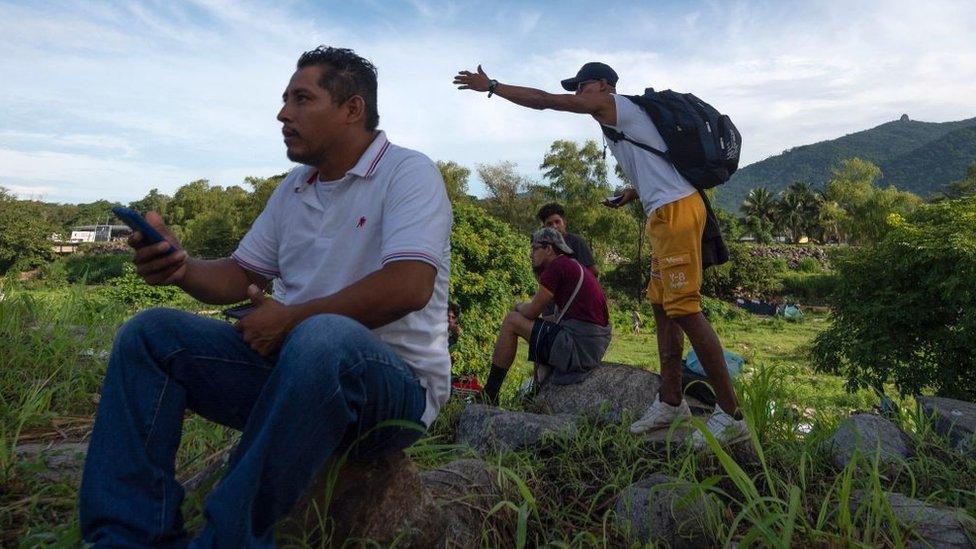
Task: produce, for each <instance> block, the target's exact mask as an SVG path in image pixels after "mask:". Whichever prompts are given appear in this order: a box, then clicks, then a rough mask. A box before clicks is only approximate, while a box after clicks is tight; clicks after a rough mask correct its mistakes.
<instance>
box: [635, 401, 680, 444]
mask: <svg viewBox="0 0 976 549" xmlns="http://www.w3.org/2000/svg"><path fill="white" fill-rule="evenodd" d="M690 418H691V410H690V409H689V408H688V403H687V402H686V401H685V399H681V404H679V405H677V406H671V405H670V404H668V403H667V402H662V401H661V395H658V396H657V397H655V399H654V403H653V404H651V405H650V406H648V407H647V411H646V412H644V415H643V416H642V417H641V418H640V419H638V420H637V421H635V422H633V423H631V424H630V432H631V433H634V434H635V435H639V434H641V433H647V432H649V431H657V430H660V429H667V428H669V427H671V424H672V423H674V421H675V420H679V421H686V420H688V419H690Z"/></svg>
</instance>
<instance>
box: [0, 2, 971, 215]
mask: <svg viewBox="0 0 976 549" xmlns="http://www.w3.org/2000/svg"><path fill="white" fill-rule="evenodd" d="M974 28H976V7H974V6H973V3H972V0H962V1H947V0H930V1H926V2H918V1H917V0H913V1H889V2H871V1H858V2H847V1H816V0H809V1H798V2H794V1H779V2H735V1H722V2H718V1H715V2H694V1H680V2H677V1H676V2H666V1H653V2H652V1H644V2H633V1H630V2H615V1H610V0H600V1H595V0H591V1H589V2H582V1H576V0H561V1H558V2H555V1H553V2H548V1H543V2H504V1H498V0H496V1H494V2H483V1H478V2H461V1H447V0H444V1H441V0H431V1H423V0H406V1H401V0H364V1H361V2H356V1H342V2H337V1H318V2H305V1H297V0H285V1H282V0H278V1H274V2H231V1H226V0H194V1H187V2H178V1H172V0H167V1H158V2H96V1H77V2H75V1H64V2H46V1H41V0H31V1H29V2H8V1H5V0H0V186H3V187H6V188H7V189H9V190H10V191H12V192H13V193H15V194H16V195H18V196H19V197H21V198H32V199H40V200H45V201H51V202H71V203H77V202H90V201H94V200H97V199H101V198H105V199H109V200H113V201H120V202H129V201H132V200H136V199H139V198H141V197H143V196H145V195H146V193H147V192H148V191H149V190H150V189H152V188H157V189H159V191H161V192H165V193H168V194H172V193H173V192H174V191H175V190H176V189H177V188H179V187H180V186H181V185H184V184H186V183H188V182H190V181H194V180H197V179H207V180H209V181H210V182H211V183H212V184H215V185H222V186H227V185H242V184H243V181H244V178H245V177H247V176H259V177H264V176H270V175H274V174H279V173H282V172H285V171H287V170H289V169H291V168H292V167H293V164H291V163H290V162H289V161H288V160H287V159H286V158H285V152H284V145H283V143H282V139H281V133H280V124H279V123H278V122H277V120H276V119H275V115H276V114H277V112H278V109H279V108H280V104H281V93H282V91H283V90H284V88H285V86H286V85H287V82H288V79H289V77H290V76H291V74H292V72H293V71H294V67H295V62H296V61H297V59H298V57H299V55H300V54H301V53H302V52H303V51H306V50H309V49H312V48H314V47H315V46H317V45H319V44H325V45H331V46H342V47H349V48H352V49H354V50H355V51H356V52H357V53H359V54H360V55H362V56H364V57H366V58H367V59H370V60H371V61H372V62H373V63H374V64H375V65H376V66H377V68H378V70H379V99H378V103H379V105H378V106H379V112H380V128H381V129H384V130H385V131H386V132H387V135H388V136H389V138H390V139H391V141H393V142H394V143H397V144H399V145H402V146H406V147H410V148H413V149H417V150H419V151H421V152H423V153H425V154H427V155H428V156H429V157H431V158H432V159H434V160H453V161H455V162H458V163H460V164H462V165H464V166H467V167H469V168H471V169H472V172H474V170H475V169H476V167H477V165H479V164H484V163H495V162H500V161H511V162H515V163H516V165H517V167H518V170H519V171H520V172H521V173H523V174H524V175H525V176H526V177H529V178H532V179H540V177H541V174H540V171H539V164H540V163H541V161H542V157H543V155H544V154H545V152H546V151H547V150H548V148H549V145H550V144H551V143H552V142H553V141H554V140H556V139H572V140H576V141H583V140H586V139H596V140H599V139H601V134H600V130H599V127H598V126H597V124H596V123H595V122H593V120H592V119H590V118H588V117H586V116H582V115H574V114H567V113H557V112H552V111H533V110H529V109H524V108H521V107H517V106H514V105H512V104H509V103H506V102H505V101H504V100H503V99H501V98H498V97H492V98H487V97H486V95H484V94H477V93H474V92H470V91H465V92H462V91H458V90H457V89H456V88H455V87H454V86H453V85H452V83H451V81H452V79H453V76H454V75H455V74H456V73H457V71H458V70H460V69H469V70H473V69H474V67H475V66H477V64H479V63H481V64H482V65H483V67H484V68H485V70H486V71H487V72H488V74H489V76H490V77H492V78H495V79H497V80H499V81H501V82H503V83H510V84H518V85H525V86H532V87H538V88H541V89H544V90H547V91H551V92H561V89H560V87H559V80H561V79H563V78H567V77H570V76H573V75H575V73H576V71H577V70H578V69H579V67H580V66H581V65H582V64H583V63H585V62H588V61H603V62H606V63H608V64H610V65H611V66H613V67H614V68H615V69H616V71H617V73H618V74H619V75H620V82H619V83H618V86H617V88H618V91H619V92H620V93H640V92H641V91H642V90H643V89H644V88H645V87H654V88H656V89H665V88H671V89H675V90H679V91H689V92H693V93H695V94H696V95H698V96H699V97H701V98H703V99H705V100H706V101H708V102H709V103H711V104H712V105H714V106H715V107H716V108H718V109H719V110H720V111H722V112H724V113H726V114H729V115H730V116H731V117H732V119H733V121H734V122H735V123H736V125H737V126H738V128H739V130H740V132H741V133H742V136H743V148H742V161H741V164H740V166H741V165H746V164H749V163H751V162H755V161H758V160H762V159H764V158H767V157H769V156H773V155H776V154H779V153H781V152H783V151H784V150H786V149H789V148H791V147H794V146H797V145H803V144H807V143H813V142H817V141H822V140H825V139H832V138H835V137H839V136H841V135H845V134H848V133H852V132H855V131H859V130H863V129H867V128H870V127H874V126H876V125H878V124H882V123H884V122H887V121H891V120H895V119H897V118H898V117H899V116H901V115H902V114H903V113H906V114H908V115H909V116H910V117H911V118H912V119H914V120H923V121H930V122H944V121H949V120H960V119H964V118H971V117H973V116H976V34H974V33H973V32H972V30H973V29H974ZM470 191H471V192H472V193H473V194H475V195H479V196H483V195H484V194H485V192H486V191H485V188H484V186H483V185H482V184H481V183H480V182H479V181H478V180H477V177H475V176H474V175H473V176H472V181H471V183H470Z"/></svg>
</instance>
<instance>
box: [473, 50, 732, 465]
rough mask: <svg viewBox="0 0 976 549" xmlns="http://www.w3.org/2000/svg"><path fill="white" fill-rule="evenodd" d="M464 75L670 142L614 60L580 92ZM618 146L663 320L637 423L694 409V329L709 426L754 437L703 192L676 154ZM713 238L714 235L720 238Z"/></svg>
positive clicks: (495, 91)
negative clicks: (686, 392) (684, 378)
mask: <svg viewBox="0 0 976 549" xmlns="http://www.w3.org/2000/svg"><path fill="white" fill-rule="evenodd" d="M454 83H455V84H458V85H459V89H462V90H468V89H470V90H474V91H478V92H488V96H489V97H491V96H492V95H498V96H499V97H502V98H504V99H507V100H509V101H511V102H513V103H515V104H517V105H521V106H523V107H529V108H533V109H554V110H557V111H565V112H572V113H579V114H588V115H590V116H592V117H593V118H594V119H595V120H596V122H598V123H599V124H600V126H601V127H602V128H603V129H604V132H605V133H607V132H608V131H612V132H619V133H623V134H625V135H627V136H629V139H632V140H635V141H637V142H639V143H643V144H645V145H649V146H651V147H654V148H655V149H657V150H659V151H667V149H668V148H667V145H666V144H665V143H664V139H663V138H662V137H661V134H660V132H659V131H658V129H657V127H656V126H655V125H654V121H653V120H651V118H650V116H648V115H647V113H645V112H644V111H643V110H642V109H641V108H640V107H638V106H637V105H635V104H634V103H633V102H632V101H631V100H630V99H628V98H627V97H626V96H623V95H618V94H617V89H616V85H617V73H616V72H615V71H614V70H613V69H612V68H610V67H609V66H608V65H606V64H604V63H597V62H593V63H587V64H585V65H583V67H582V68H580V70H579V71H578V72H577V73H576V76H575V77H572V78H567V79H566V80H563V81H562V82H561V83H562V86H563V89H565V90H566V91H568V92H572V93H568V94H552V93H547V92H545V91H542V90H537V89H534V88H526V87H521V86H513V85H511V84H502V83H501V82H498V81H497V80H494V79H491V78H489V77H488V75H487V74H486V73H485V71H484V70H482V68H481V66H480V65H479V66H478V68H477V70H476V71H474V72H472V71H460V72H459V73H458V74H457V76H455V77H454ZM609 146H610V150H611V151H612V152H613V155H614V157H615V158H616V159H617V163H618V164H619V165H620V167H621V169H623V171H624V173H626V174H627V177H628V178H629V179H630V180H631V181H633V182H634V183H635V185H636V187H637V188H636V189H627V190H626V191H625V192H624V193H623V195H622V196H621V197H619V198H618V199H617V200H614V201H608V202H607V203H605V204H606V205H607V206H609V207H613V208H619V207H621V206H623V205H625V204H627V203H629V202H631V201H633V200H634V199H635V198H640V200H641V203H642V204H643V206H644V212H645V213H646V214H647V221H648V224H647V232H648V236H649V237H650V241H651V247H652V248H653V252H654V257H653V258H652V262H651V283H650V285H649V286H648V292H647V295H648V297H649V298H650V301H651V305H652V307H653V309H654V320H655V322H656V324H657V342H658V355H659V358H660V360H661V388H660V391H659V392H658V394H657V395H656V396H655V398H654V401H653V402H652V403H651V405H650V406H649V407H648V408H647V411H646V412H645V413H644V415H643V417H641V418H640V419H639V420H638V421H636V422H634V423H633V424H632V425H631V426H630V430H631V432H633V433H635V434H640V433H644V432H647V431H650V430H658V429H666V428H668V427H670V426H671V424H672V422H674V421H676V420H679V421H683V420H685V419H687V418H690V417H691V411H690V410H689V408H688V404H687V402H685V400H684V398H683V395H682V392H681V355H682V346H683V343H684V336H685V335H686V334H687V335H688V339H689V340H691V344H692V346H693V347H694V348H695V352H696V354H697V355H698V356H699V357H700V358H701V361H702V365H703V366H704V368H705V371H706V372H707V373H708V378H709V382H710V383H711V384H712V387H713V388H714V389H715V394H716V400H717V402H718V405H717V406H716V408H715V413H714V414H712V416H711V417H710V418H709V419H708V422H707V423H706V427H707V429H708V431H710V432H711V433H712V434H713V435H714V436H715V438H716V439H717V440H718V441H719V442H720V443H732V442H736V441H740V440H744V439H747V438H748V437H749V431H748V429H747V426H746V422H745V421H744V418H743V415H742V412H741V411H740V410H739V402H738V400H737V399H736V396H735V391H734V389H733V388H732V381H731V379H729V373H728V371H727V370H726V365H725V355H724V353H723V352H722V345H721V343H720V342H719V339H718V336H717V335H716V334H715V330H713V329H712V327H711V325H710V324H709V323H708V319H706V318H705V315H704V314H703V313H702V309H701V280H702V268H703V259H704V258H706V257H709V256H710V255H712V254H709V252H713V250H712V249H711V248H706V247H704V246H703V245H702V243H703V236H704V234H705V231H706V225H707V224H708V223H707V222H706V220H707V218H708V215H707V207H706V205H705V202H704V199H703V195H701V194H700V193H698V192H697V191H696V189H695V187H693V186H692V185H691V183H689V182H688V181H687V180H686V179H685V178H684V176H682V175H681V173H679V172H678V170H677V169H676V168H675V166H674V165H673V164H672V163H671V162H668V161H667V160H665V159H663V158H661V157H660V156H658V155H654V154H651V153H650V152H648V151H646V150H644V149H642V148H639V147H637V146H636V145H634V143H633V142H632V141H630V140H625V139H619V140H613V142H612V143H610V144H609ZM719 235H720V233H719ZM709 243H714V240H713V239H711V238H710V239H709ZM703 254H706V255H703ZM692 443H693V445H694V446H695V447H696V448H702V447H704V446H705V437H704V435H703V433H701V432H699V431H695V432H694V433H693V436H692Z"/></svg>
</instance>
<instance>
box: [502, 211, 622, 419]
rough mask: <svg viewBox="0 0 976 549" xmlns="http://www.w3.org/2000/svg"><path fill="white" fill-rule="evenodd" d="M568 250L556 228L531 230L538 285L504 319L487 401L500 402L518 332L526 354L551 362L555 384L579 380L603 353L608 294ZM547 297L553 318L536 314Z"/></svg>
mask: <svg viewBox="0 0 976 549" xmlns="http://www.w3.org/2000/svg"><path fill="white" fill-rule="evenodd" d="M572 255H573V249H572V248H570V247H569V246H568V245H567V244H566V241H565V240H563V236H562V235H561V234H559V231H557V230H555V229H552V228H549V227H545V228H542V229H539V230H538V231H536V232H535V233H533V234H532V269H533V270H534V271H535V272H536V274H537V275H538V276H539V290H538V291H537V292H536V293H535V295H534V296H533V297H532V300H531V301H529V302H527V303H519V304H518V305H516V306H515V308H514V309H513V310H512V312H510V313H508V316H506V317H505V321H504V322H503V323H502V327H501V330H500V332H499V334H498V339H497V340H496V341H495V351H494V353H492V357H491V373H490V374H489V376H488V381H487V382H486V383H485V388H484V392H483V396H484V399H485V401H486V402H488V403H489V404H497V403H498V391H499V390H500V389H501V386H502V382H503V381H504V380H505V375H506V374H508V369H509V368H511V367H512V363H513V362H514V361H515V351H516V350H517V349H518V338H520V337H521V338H522V339H524V340H526V341H528V342H529V360H531V361H533V362H536V363H539V364H543V365H546V366H549V367H550V368H552V374H551V376H550V378H551V380H552V383H556V384H559V385H563V384H569V383H577V382H579V381H581V380H582V379H583V378H584V377H586V374H587V372H588V371H589V370H591V369H592V368H594V367H595V366H597V365H598V364H600V361H601V360H602V359H603V354H604V353H605V352H606V350H607V346H609V345H610V335H611V334H610V313H609V311H608V310H607V298H606V297H605V296H604V295H603V288H601V287H600V283H599V282H597V280H596V277H595V276H593V273H592V272H591V271H590V270H589V269H585V268H583V266H582V265H581V264H580V262H579V261H576V260H575V259H573V258H572ZM549 303H555V305H556V311H557V312H556V318H555V320H554V321H552V320H542V319H540V318H539V315H540V314H542V312H543V311H544V310H545V309H546V306H547V305H548V304H549Z"/></svg>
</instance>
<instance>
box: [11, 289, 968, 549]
mask: <svg viewBox="0 0 976 549" xmlns="http://www.w3.org/2000/svg"><path fill="white" fill-rule="evenodd" d="M0 290H3V293H4V298H3V300H2V301H0V386H2V387H3V391H2V393H0V545H4V546H9V545H14V546H16V545H21V546H34V545H42V544H59V545H60V544H64V545H74V544H77V543H78V538H79V535H78V529H77V519H76V495H77V487H76V481H75V480H72V479H64V478H61V479H52V477H51V473H50V471H48V470H46V467H45V466H44V464H43V463H40V462H39V461H38V460H28V459H22V458H18V457H17V455H16V453H15V447H16V446H17V445H18V444H21V445H22V444H25V443H30V442H40V441H63V440H83V439H84V438H85V437H86V435H87V433H88V430H89V429H90V426H91V421H92V415H93V413H94V411H95V408H96V405H97V399H98V390H99V385H100V379H101V375H102V373H103V372H104V368H105V363H106V357H107V353H108V352H109V350H110V348H111V342H112V338H113V336H114V332H115V330H116V329H117V327H118V326H119V325H120V324H121V323H122V322H123V321H124V319H125V318H127V317H128V316H129V315H130V314H132V312H133V310H134V308H135V306H133V305H126V304H124V303H120V302H119V301H118V300H117V299H115V298H116V297H117V296H116V295H111V294H106V293H105V291H104V289H103V288H96V287H83V286H75V287H72V288H55V289H37V288H35V289H31V290H29V291H28V290H24V289H18V288H11V287H8V288H0ZM173 305H175V306H180V307H183V308H187V309H191V310H196V311H198V312H201V314H208V312H207V311H201V310H200V307H199V306H198V305H196V304H193V303H190V302H189V301H186V300H176V301H174V302H173ZM731 316H732V318H727V319H723V320H721V321H717V322H716V328H717V331H718V332H719V335H720V337H721V339H722V341H723V343H724V344H725V346H726V347H727V348H729V349H731V350H733V351H735V352H737V353H740V354H742V355H743V356H745V357H746V359H747V360H748V362H747V367H746V371H745V373H744V375H743V376H742V379H740V380H739V382H738V383H739V391H740V395H742V400H743V404H744V408H745V409H746V411H747V419H748V420H749V422H750V424H751V425H752V427H753V431H754V432H755V433H756V434H757V436H758V441H759V445H758V446H757V450H758V451H759V454H760V456H761V459H760V460H759V461H758V462H757V463H752V464H743V465H741V466H740V465H736V464H735V463H734V462H733V461H731V460H730V459H729V457H728V456H727V455H725V454H724V453H723V452H721V451H718V450H717V449H716V450H715V451H711V452H706V453H704V454H701V455H693V454H691V453H687V452H685V453H676V454H671V455H660V454H657V453H653V452H650V451H649V450H648V448H647V447H646V445H645V444H643V443H642V442H641V441H640V440H638V439H636V438H635V437H632V436H631V435H630V434H629V433H628V432H627V431H626V425H627V424H626V422H625V423H622V424H621V425H616V426H609V427H607V426H597V425H593V424H589V423H587V422H585V421H583V420H580V435H579V436H578V437H576V438H574V439H572V440H570V441H566V442H561V443H557V442H552V443H548V444H546V445H544V446H543V447H542V448H538V449H535V450H534V451H526V452H517V453H506V454H500V455H495V456H490V457H489V461H491V462H492V463H493V464H495V465H496V466H498V467H499V468H501V469H502V470H504V471H506V476H505V478H507V479H508V481H507V489H506V498H507V499H506V500H505V501H504V502H500V505H499V506H497V509H496V512H495V514H494V515H493V517H492V521H491V524H490V527H489V526H486V527H485V533H484V541H485V544H487V545H492V546H512V545H519V544H521V543H524V544H525V545H530V546H536V545H543V544H555V545H557V546H621V545H624V546H626V545H627V544H628V543H627V541H626V539H625V537H623V534H622V533H621V532H618V531H616V530H615V529H614V528H612V527H611V526H610V524H611V520H610V512H611V510H612V508H613V502H614V499H615V497H616V495H617V494H618V493H619V492H620V490H622V489H623V488H624V487H626V486H628V485H629V484H631V483H632V482H634V481H635V480H637V479H640V478H642V477H643V476H646V475H648V474H650V473H653V472H664V473H667V474H669V475H673V476H676V477H680V478H683V479H688V480H691V481H693V482H694V483H695V484H696V486H698V487H699V489H700V490H701V491H702V492H703V493H706V494H708V496H709V497H711V498H714V499H715V501H717V502H718V505H719V506H720V508H721V509H722V518H723V520H721V521H719V522H718V523H717V524H716V525H715V531H714V532H713V535H714V536H715V539H716V540H717V541H719V542H724V543H729V542H737V543H739V544H740V545H749V544H765V545H773V546H784V547H785V546H790V545H830V546H835V545H837V546H839V545H845V546H849V545H863V546H879V545H888V546H898V545H901V544H903V543H904V542H905V540H906V539H908V537H910V535H911V533H910V532H909V531H908V530H906V529H905V528H903V527H900V526H897V525H895V521H893V520H892V517H891V515H890V509H888V508H887V507H886V505H885V504H884V502H883V500H882V498H880V497H878V495H879V494H880V493H881V492H882V491H884V490H895V491H900V492H903V493H906V494H908V495H911V496H913V497H917V498H920V499H925V500H930V501H933V502H937V503H942V504H947V505H951V506H955V507H962V508H965V509H966V510H967V511H968V512H969V513H970V514H972V515H974V516H976V492H974V491H973V487H974V486H976V463H974V462H973V461H972V460H966V459H965V458H962V457H961V456H959V455H958V454H955V453H953V452H952V451H949V450H948V449H947V448H946V446H945V444H944V443H943V442H942V441H941V440H939V439H938V438H937V437H936V436H935V435H934V434H933V433H932V432H931V431H929V430H928V429H927V427H926V426H925V422H923V421H919V420H918V418H916V417H915V415H914V412H913V404H912V402H911V400H910V399H908V400H899V402H900V403H901V404H902V407H901V408H902V413H901V417H899V418H898V421H899V423H900V424H901V425H902V427H903V428H905V429H906V430H907V431H908V432H909V433H910V434H911V436H912V438H913V440H914V441H915V443H916V455H915V456H914V457H913V458H911V459H910V460H908V461H907V462H906V463H905V464H904V465H903V467H901V468H899V469H898V470H897V471H895V472H882V471H881V470H879V468H878V467H877V466H876V464H873V463H872V460H871V459H870V458H869V457H866V458H863V459H862V460H861V461H860V462H857V463H855V464H853V465H851V466H849V467H847V468H844V469H840V470H838V469H837V468H835V467H834V466H833V465H831V464H830V461H829V455H828V453H827V451H826V450H825V448H824V446H823V442H824V440H825V439H826V438H827V437H828V436H829V435H830V434H831V433H832V432H833V429H834V428H835V426H836V425H837V424H838V422H839V421H840V420H841V419H842V418H843V417H845V416H846V415H847V414H848V413H850V412H851V411H853V410H870V409H871V408H872V406H873V405H874V404H875V403H876V400H877V399H876V397H875V396H874V395H873V394H870V393H866V392H860V393H854V394H851V393H847V392H846V391H845V390H844V387H843V380H841V379H839V378H837V377H834V376H827V375H820V374H817V373H815V372H813V371H812V370H811V368H810V366H809V362H808V359H807V356H806V349H807V346H808V344H809V343H810V341H811V340H812V338H813V337H814V336H815V335H816V334H817V333H818V331H820V330H822V329H823V328H824V327H825V326H826V325H827V323H828V322H829V319H828V318H827V317H826V316H824V315H807V317H806V318H805V319H803V320H802V321H800V322H788V321H785V320H782V319H773V318H764V317H754V316H748V315H731ZM524 352H525V350H524V348H523V349H521V355H522V357H521V358H520V360H519V363H518V364H519V366H518V367H517V368H516V370H515V371H514V372H513V373H512V375H511V376H510V379H509V380H508V381H507V384H506V388H505V392H504V393H503V405H505V406H508V407H518V403H517V402H516V400H515V398H514V391H515V388H516V387H517V386H518V385H519V384H520V381H521V380H522V379H524V378H525V377H526V376H527V375H528V373H529V368H528V366H527V365H526V364H525V361H524ZM656 354H657V349H656V343H655V339H654V335H653V328H651V327H648V328H645V330H644V333H642V334H640V335H636V334H629V333H621V331H620V330H618V332H617V334H616V336H615V339H614V342H613V344H612V346H611V348H610V350H609V353H608V355H607V360H608V361H614V362H621V363H626V364H633V365H637V366H641V367H645V368H648V369H650V370H656V369H657V364H658V363H657V358H656ZM460 409H461V403H460V402H456V401H452V402H451V403H449V405H448V406H447V407H446V408H445V410H444V411H443V413H442V415H441V417H440V418H439V420H438V422H437V423H436V424H435V426H434V427H433V428H432V430H431V432H430V433H429V434H428V436H427V437H425V438H424V439H423V440H422V441H421V442H420V443H418V444H417V445H415V446H414V447H413V448H412V450H411V452H410V453H411V455H412V456H413V458H414V459H415V460H416V461H418V463H419V464H420V465H421V466H422V467H425V468H431V467H436V466H439V465H441V464H443V463H446V462H448V461H450V460H453V459H457V458H458V457H464V456H469V455H470V450H467V449H465V448H461V447H458V446H455V445H453V444H452V443H453V438H452V437H453V431H454V426H455V425H456V422H457V418H458V415H459V413H460ZM802 424H806V425H807V426H808V427H809V428H808V429H807V428H804V429H800V428H799V426H800V425H802ZM806 431H809V432H806ZM234 440H235V435H234V433H232V432H229V431H228V430H226V429H223V428H221V427H218V426H214V425H211V424H208V423H207V422H205V421H203V420H201V419H200V418H197V417H195V416H191V417H189V419H188V420H187V422H186V427H185V435H184V439H183V444H182V446H181V449H180V453H179V465H178V471H179V475H180V477H181V478H183V479H185V478H189V477H190V476H192V475H193V474H194V473H196V472H198V471H200V470H201V469H203V468H205V467H206V466H207V465H208V464H210V463H211V462H212V461H213V460H214V458H215V456H217V455H219V453H220V451H221V450H222V449H224V448H226V447H227V446H228V445H230V444H232V443H233V442H234ZM856 489H863V490H867V491H868V493H869V494H872V495H873V497H869V498H868V500H867V503H865V504H864V505H862V506H860V507H859V508H858V509H857V510H856V511H855V512H851V511H850V510H849V509H850V505H849V503H850V500H851V497H852V496H851V494H852V492H853V491H854V490H856ZM204 496H205V493H203V491H202V490H197V491H193V492H191V493H190V494H189V495H188V498H187V501H186V503H185V516H187V517H188V521H189V524H190V527H191V528H192V527H193V526H194V525H195V524H199V521H200V513H199V510H200V508H201V506H202V499H203V497H204Z"/></svg>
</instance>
